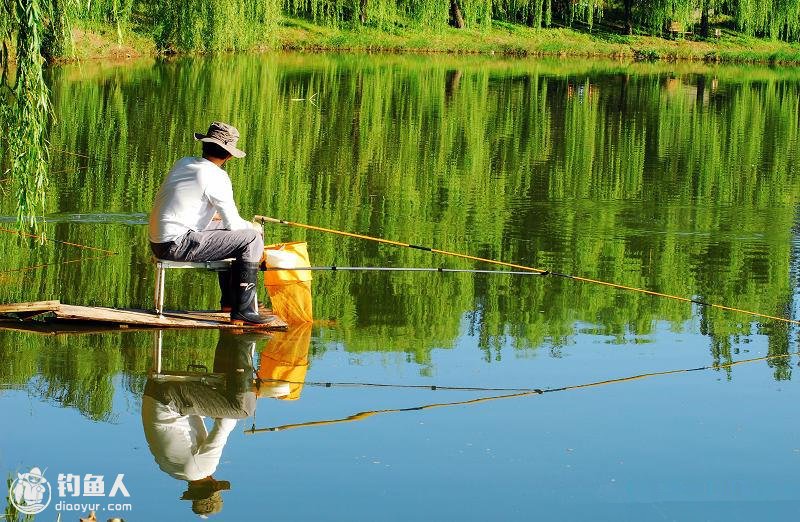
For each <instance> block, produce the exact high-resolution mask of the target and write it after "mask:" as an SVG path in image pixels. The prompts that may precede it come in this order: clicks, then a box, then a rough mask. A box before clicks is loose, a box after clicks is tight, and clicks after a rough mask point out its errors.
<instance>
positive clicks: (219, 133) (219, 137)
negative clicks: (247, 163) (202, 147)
mask: <svg viewBox="0 0 800 522" xmlns="http://www.w3.org/2000/svg"><path fill="white" fill-rule="evenodd" d="M194 139H196V140H198V141H204V142H206V143H216V144H217V145H219V146H220V147H222V148H223V149H225V150H227V151H228V152H230V154H231V156H233V157H234V158H244V157H245V153H244V151H243V150H239V149H237V148H236V142H238V141H239V131H238V130H236V127H234V126H233V125H229V124H227V123H223V122H221V121H215V122H213V123H212V124H211V125H209V126H208V132H206V133H205V134H200V133H199V132H195V133H194Z"/></svg>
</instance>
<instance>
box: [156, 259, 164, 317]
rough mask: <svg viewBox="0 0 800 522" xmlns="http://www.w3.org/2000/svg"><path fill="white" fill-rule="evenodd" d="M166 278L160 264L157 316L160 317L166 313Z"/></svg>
mask: <svg viewBox="0 0 800 522" xmlns="http://www.w3.org/2000/svg"><path fill="white" fill-rule="evenodd" d="M164 276H165V271H164V267H163V266H162V265H161V263H159V264H158V267H157V268H156V314H158V316H159V317H160V316H161V315H162V314H163V313H164Z"/></svg>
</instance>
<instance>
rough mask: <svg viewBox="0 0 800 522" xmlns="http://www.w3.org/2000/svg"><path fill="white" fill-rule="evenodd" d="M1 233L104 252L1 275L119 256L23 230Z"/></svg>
mask: <svg viewBox="0 0 800 522" xmlns="http://www.w3.org/2000/svg"><path fill="white" fill-rule="evenodd" d="M0 232H5V233H8V234H13V235H18V236H23V237H27V238H31V239H37V240H39V241H50V242H52V243H56V244H59V245H64V246H70V247H75V248H78V249H81V250H91V251H94V252H102V255H98V256H92V257H84V258H79V259H68V260H66V261H59V262H57V263H41V264H38V265H31V266H26V267H22V268H12V269H9V270H2V271H0V274H9V273H14V272H28V271H31V270H37V269H39V268H46V267H48V266H52V265H66V264H70V263H82V262H84V261H93V260H97V259H105V258H107V257H111V256H115V255H117V252H114V251H112V250H107V249H105V248H99V247H93V246H89V245H82V244H80V243H72V242H70V241H62V240H60V239H51V238H48V237H43V236H38V235H36V234H30V233H28V232H22V231H21V230H10V229H8V228H2V227H0Z"/></svg>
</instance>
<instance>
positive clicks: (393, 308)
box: [0, 54, 800, 522]
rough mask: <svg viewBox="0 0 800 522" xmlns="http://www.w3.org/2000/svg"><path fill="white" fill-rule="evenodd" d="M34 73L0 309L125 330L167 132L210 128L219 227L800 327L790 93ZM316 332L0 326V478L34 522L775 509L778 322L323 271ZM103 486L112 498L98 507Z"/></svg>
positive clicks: (225, 69) (398, 62)
mask: <svg viewBox="0 0 800 522" xmlns="http://www.w3.org/2000/svg"><path fill="white" fill-rule="evenodd" d="M47 79H48V82H49V84H50V85H51V86H52V95H53V103H54V106H53V110H54V116H55V120H56V121H55V123H54V124H53V128H52V130H51V132H50V142H51V152H50V154H51V172H52V180H51V184H50V186H49V188H48V196H47V210H48V214H47V216H46V217H47V224H46V225H45V227H44V228H45V230H46V231H47V234H48V237H49V238H50V239H55V240H58V241H60V243H54V242H47V243H45V244H44V245H38V244H37V243H36V242H35V241H29V240H20V239H18V238H16V237H14V236H12V235H10V234H8V233H3V234H0V248H2V252H3V258H4V259H3V261H2V263H0V302H2V303H10V302H19V301H37V300H45V299H61V300H62V301H63V302H67V303H70V304H82V305H101V306H116V307H141V308H150V307H152V293H153V292H152V288H153V266H152V263H151V254H150V251H149V248H148V245H147V236H146V222H147V213H148V211H149V208H150V204H151V203H152V200H153V198H154V196H155V193H156V191H157V190H158V186H159V184H160V182H161V179H162V177H163V176H164V174H165V173H166V172H167V171H168V170H169V168H170V166H171V165H172V164H173V163H174V161H175V160H176V159H178V158H180V157H181V156H186V155H194V154H199V147H198V145H197V143H196V142H194V140H193V139H192V133H193V132H204V131H205V130H206V129H207V127H208V124H209V123H210V122H211V121H213V120H222V121H227V122H230V123H232V124H234V125H236V126H237V127H238V128H239V130H240V131H241V134H242V139H241V141H240V142H239V146H240V148H242V149H243V150H245V151H246V152H247V157H246V158H244V159H242V160H238V161H231V162H230V163H229V164H228V167H227V169H228V171H229V173H230V175H231V179H232V181H233V185H234V191H235V195H236V200H237V202H238V204H239V208H240V212H241V214H242V215H243V216H245V217H248V218H249V217H250V216H252V215H254V214H263V215H267V216H273V217H278V218H283V219H287V220H291V221H295V222H300V223H310V224H314V225H318V226H322V227H327V228H332V229H336V230H344V231H348V232H354V233H360V234H366V235H370V236H376V237H381V238H387V239H391V240H396V241H401V242H406V243H411V244H417V245H424V246H429V247H433V248H437V249H441V250H444V251H451V252H457V253H464V254H469V255H473V256H479V257H483V258H488V259H496V260H502V261H506V262H512V263H515V264H520V265H524V266H530V267H536V268H540V269H543V270H550V271H554V272H558V273H560V274H567V275H574V276H579V277H581V278H588V279H595V280H601V281H607V282H613V283H617V284H620V285H625V286H629V287H634V288H641V289H646V290H649V291H653V292H659V293H663V294H669V295H673V296H679V297H683V298H688V299H691V300H694V301H699V302H703V303H714V304H719V305H723V306H726V307H731V308H737V309H743V310H747V311H754V312H758V313H762V314H766V315H770V316H778V317H785V318H793V319H796V318H798V317H800V306H798V303H799V302H800V301H799V300H798V297H799V296H798V284H797V282H798V276H799V275H800V238H799V237H798V232H800V214H798V204H799V203H800V183H799V182H800V152H798V151H799V150H800V148H799V147H798V145H800V143H798V140H799V137H800V71H798V70H797V69H780V68H750V67H723V66H708V65H704V64H685V63H678V64H664V63H661V64H652V63H624V62H613V61H599V60H595V61H581V60H562V61H559V60H554V59H549V60H531V59H519V60H514V59H502V58H498V57H494V56H486V57H478V56H476V57H453V56H437V55H430V56H400V55H398V56H393V55H333V54H331V55H306V54H264V55H254V56H220V57H197V58H182V59H175V60H166V61H148V60H144V61H138V62H132V63H129V64H117V65H113V64H112V65H108V64H105V65H104V64H100V63H94V62H86V63H82V64H79V65H69V66H62V67H55V68H52V69H50V70H48V71H47ZM0 181H2V180H0ZM0 186H2V183H0ZM14 196H15V195H14V194H13V193H11V192H10V191H8V190H6V191H4V192H2V193H0V201H2V205H3V207H2V208H3V209H5V210H4V211H3V214H4V217H3V218H2V221H4V222H5V223H0V226H3V227H13V222H14V217H13V214H14V212H13V208H14V205H15V199H14ZM265 239H266V240H267V242H268V243H277V242H283V241H307V242H308V245H309V252H310V256H311V260H312V264H314V265H319V266H331V265H337V266H369V267H434V268H440V267H441V268H453V269H473V268H478V269H498V270H502V269H503V267H498V266H493V265H490V264H487V263H476V262H470V261H467V260H464V259H459V258H455V257H451V256H445V255H441V254H435V253H431V252H426V251H421V250H418V249H408V248H399V247H393V246H388V245H380V244H377V243H375V242H369V241H364V240H359V239H345V238H342V237H339V236H335V235H332V234H326V233H322V232H314V231H305V230H303V229H300V228H292V227H286V226H282V225H266V226H265ZM64 242H69V243H78V244H82V245H89V246H93V247H98V248H102V249H108V250H112V251H114V252H116V253H117V254H116V255H114V256H110V257H107V256H106V257H104V256H101V255H98V253H97V252H96V251H91V250H82V249H79V248H77V247H74V246H71V245H68V244H65V243H64ZM38 265H46V266H40V267H38V268H35V269H30V270H29V269H26V268H27V267H33V266H38ZM20 269H24V270H20ZM174 272H183V273H174ZM185 272H186V271H173V272H170V273H169V274H168V279H167V292H166V297H167V301H166V306H167V308H193V309H211V308H214V307H215V306H217V303H218V299H219V296H218V290H217V288H216V278H215V276H213V275H212V274H206V273H198V272H197V271H191V273H185ZM261 295H262V299H266V292H264V291H262V294H261ZM313 305H314V315H315V318H316V321H315V322H314V324H313V325H312V326H311V327H308V328H302V327H293V328H292V329H290V331H289V332H286V333H275V334H272V335H271V336H258V335H232V334H227V333H224V334H223V333H220V332H217V331H209V330H202V331H199V330H169V331H164V332H154V331H124V330H123V331H109V332H100V333H84V334H79V335H74V334H72V335H66V334H64V335H43V334H39V333H28V332H18V331H10V330H4V331H0V355H1V356H2V357H0V408H2V411H3V418H4V426H5V428H4V429H3V430H2V435H0V471H2V472H3V473H4V474H5V475H6V476H8V477H10V478H11V479H14V478H16V477H17V475H16V474H17V473H24V472H27V471H29V470H30V469H31V468H32V467H34V466H37V467H39V468H40V469H41V470H43V472H44V476H45V478H46V479H47V480H48V481H49V484H50V486H51V488H52V502H51V505H50V506H49V507H48V508H47V511H45V512H44V513H43V514H41V515H39V516H38V517H37V520H38V519H42V520H51V519H55V518H56V516H57V515H56V512H57V511H60V512H61V515H62V520H77V519H78V515H81V516H85V515H86V514H87V513H88V512H87V511H84V510H83V506H79V507H78V508H77V509H75V510H71V509H68V507H69V506H67V504H74V503H84V504H88V503H97V502H99V503H100V506H101V508H102V507H105V508H106V509H105V511H104V512H101V513H98V519H99V520H106V519H107V518H108V517H111V516H120V517H122V518H124V519H125V520H127V521H129V522H130V521H131V520H192V519H194V518H196V517H197V514H195V513H193V510H194V511H195V512H199V513H206V514H210V515H211V517H212V518H215V519H217V520H248V519H252V520H261V519H267V518H271V519H300V520H312V519H320V520H338V519H347V520H408V519H415V520H416V519H422V520H531V519H543V520H587V519H591V520H726V521H729V520H748V521H749V520H754V519H758V520H787V519H792V518H794V516H796V513H797V511H798V508H800V494H798V492H797V487H796V483H797V480H798V479H800V417H795V416H794V414H793V413H792V411H793V410H792V408H793V406H792V404H797V403H798V400H800V385H798V381H799V380H798V378H797V376H796V373H795V372H796V370H795V368H797V366H798V364H800V358H798V356H797V351H798V328H797V323H787V322H782V321H778V320H773V319H768V318H763V317H757V316H752V315H748V314H745V313H740V312H736V311H730V310H723V309H719V308H712V307H708V306H705V305H702V304H698V303H691V302H685V301H679V300H674V299H667V298H663V297H657V296H653V295H647V294H643V293H640V292H635V291H629V290H622V289H618V288H613V287H608V286H604V285H600V284H594V283H591V282H585V281H581V280H574V279H570V278H565V277H558V276H553V275H549V276H527V275H503V274H472V273H460V272H459V273H420V272H325V271H320V272H315V274H314V281H313ZM158 345H160V346H161V364H162V370H163V371H164V372H167V373H169V372H172V373H175V372H186V371H191V372H192V373H193V374H194V375H196V374H198V373H201V372H204V371H208V372H210V373H214V374H215V375H209V376H207V377H205V378H203V379H202V382H196V381H192V382H190V383H188V384H186V383H184V382H183V381H169V380H164V379H162V380H159V379H157V378H154V377H152V376H151V377H148V376H149V375H150V374H149V370H150V369H151V367H152V366H153V363H154V353H155V351H154V347H155V346H158ZM737 363H738V364H737ZM674 370H677V371H674ZM680 370H686V371H680ZM663 372H667V373H663ZM254 374H255V375H257V376H258V377H260V378H261V380H262V381H263V382H262V387H261V388H259V390H258V395H259V397H258V398H256V397H254V395H253V391H252V389H251V387H250V380H249V379H251V378H252V377H253V375H254ZM637 376H641V378H635V379H627V378H629V377H637ZM270 379H272V380H270ZM285 381H288V382H285ZM606 381H610V382H606ZM184 384H185V386H183V387H182V385H184ZM584 384H593V385H592V386H588V387H580V385H584ZM378 385H379V386H378ZM449 387H454V388H458V389H449ZM432 388H435V389H432ZM531 390H538V391H544V392H545V393H538V392H536V391H531ZM476 399H486V400H476ZM170 400H172V401H173V404H174V402H175V401H177V402H178V403H180V404H183V405H184V406H185V407H186V409H187V410H192V411H194V412H195V413H194V414H195V415H204V416H206V417H207V418H206V421H205V424H206V426H207V429H208V430H209V434H208V437H207V439H206V441H205V444H204V446H203V448H205V449H204V450H203V451H199V452H195V453H194V454H192V456H191V459H193V462H194V463H195V465H196V466H197V467H198V468H199V469H202V470H204V472H205V471H211V472H212V473H210V474H212V475H213V477H214V479H215V480H216V481H218V482H217V483H216V486H215V488H214V489H217V491H216V493H214V494H213V495H210V494H203V493H202V492H200V493H198V492H197V491H196V488H195V489H193V488H190V487H188V485H187V480H185V479H183V478H181V477H180V476H179V474H178V473H175V472H174V469H175V467H176V466H175V460H176V459H177V458H178V457H175V454H176V452H177V453H180V452H181V451H183V452H184V453H185V452H186V451H189V450H187V449H186V447H188V446H187V445H190V441H189V442H187V441H184V442H183V443H181V444H183V446H184V447H182V448H178V447H177V446H180V445H181V444H179V443H178V442H176V440H175V439H171V441H170V442H169V444H171V445H172V446H169V444H168V446H169V447H168V448H167V450H165V448H164V444H167V443H166V442H165V441H164V440H163V436H162V435H163V431H162V432H160V431H159V429H160V428H157V427H154V426H155V424H156V421H155V420H154V419H158V418H160V417H158V415H161V414H163V406H164V405H165V404H169V403H170ZM244 404H247V407H245V406H243V405H244ZM428 406H430V407H428ZM159 408H162V409H159ZM213 412H218V413H216V414H215V413H213ZM217 415H218V416H219V417H217ZM192 418H193V419H194V421H191V422H197V417H192ZM215 418H217V420H216V421H215ZM219 419H223V420H219ZM185 421H186V416H185V415H184V416H182V417H180V418H179V419H172V420H170V422H176V423H177V422H185ZM329 421H330V422H329ZM201 432H202V430H201ZM160 437H161V438H160ZM195 442H197V441H195ZM187 455H188V454H187ZM201 457H202V458H201ZM87 474H89V475H95V476H96V475H102V476H103V477H105V489H104V495H99V496H88V495H86V491H88V490H86V489H85V488H86V487H87V483H86V477H85V476H86V475H87ZM119 474H123V475H124V479H123V480H124V485H125V487H126V489H127V492H128V493H129V496H124V495H123V494H121V493H119V490H118V491H117V494H116V495H115V496H114V497H113V498H112V497H111V495H110V490H111V489H112V483H114V481H115V478H116V477H118V475H119ZM61 475H63V477H61ZM68 475H72V477H68ZM4 478H5V477H4ZM71 480H72V481H74V482H70V481H71ZM78 485H81V486H82V487H83V488H84V489H83V490H81V491H80V492H78V491H76V489H77V487H78ZM72 486H75V487H72ZM71 487H72V488H71ZM204 491H205V490H204ZM209 495H210V496H209ZM201 497H202V498H201ZM59 502H61V504H60V510H57V509H56V508H57V507H59V505H58V503H59ZM112 502H113V503H126V504H129V505H130V507H129V508H128V507H123V506H112V507H109V506H108V504H109V503H112Z"/></svg>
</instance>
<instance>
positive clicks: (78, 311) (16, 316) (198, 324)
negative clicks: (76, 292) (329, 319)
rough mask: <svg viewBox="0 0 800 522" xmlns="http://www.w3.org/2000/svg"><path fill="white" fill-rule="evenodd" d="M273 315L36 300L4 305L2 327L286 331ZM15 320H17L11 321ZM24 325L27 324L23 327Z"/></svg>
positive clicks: (283, 323) (0, 322) (1, 314)
mask: <svg viewBox="0 0 800 522" xmlns="http://www.w3.org/2000/svg"><path fill="white" fill-rule="evenodd" d="M262 315H269V316H270V317H271V318H272V321H271V322H269V323H268V324H267V325H265V326H259V327H253V326H239V325H235V324H232V323H231V322H230V320H229V317H228V314H227V313H223V312H193V311H165V312H164V314H163V315H162V316H158V315H156V314H155V313H153V312H152V311H148V310H127V309H118V308H103V307H98V306H76V305H68V304H63V303H61V302H60V301H36V302H32V303H15V304H8V305H0V316H3V319H2V320H0V328H3V327H8V328H11V329H23V330H31V329H33V328H30V327H32V326H35V325H37V324H40V321H36V322H34V321H32V320H33V319H42V320H45V321H48V320H49V321H59V322H61V321H64V322H67V321H68V322H71V323H75V322H78V323H83V324H87V323H92V324H104V325H116V326H117V327H119V326H122V327H125V326H127V327H135V328H247V329H253V328H258V329H260V330H285V329H286V328H287V324H286V323H285V322H284V321H283V320H282V319H281V318H280V317H278V316H276V315H270V314H265V313H263V311H262ZM11 321H13V322H11ZM23 325H24V326H23Z"/></svg>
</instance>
